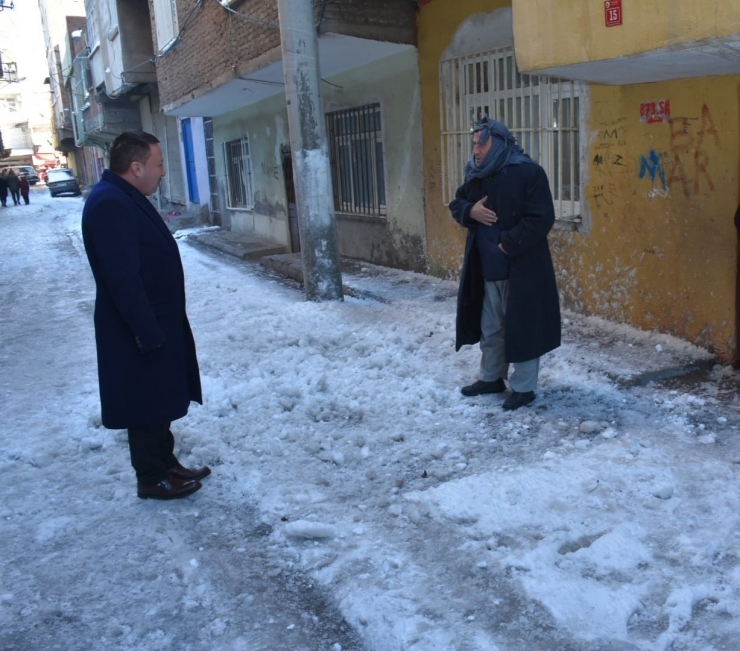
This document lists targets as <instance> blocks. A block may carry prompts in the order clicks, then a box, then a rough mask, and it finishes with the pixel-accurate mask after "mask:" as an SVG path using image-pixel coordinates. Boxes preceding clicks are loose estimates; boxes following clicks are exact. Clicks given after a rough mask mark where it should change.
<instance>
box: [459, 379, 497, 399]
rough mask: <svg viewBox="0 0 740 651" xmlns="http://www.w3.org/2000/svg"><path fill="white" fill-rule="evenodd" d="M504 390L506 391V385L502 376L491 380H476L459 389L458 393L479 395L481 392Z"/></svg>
mask: <svg viewBox="0 0 740 651" xmlns="http://www.w3.org/2000/svg"><path fill="white" fill-rule="evenodd" d="M504 391H506V385H505V384H504V381H503V379H502V378H499V379H498V380H494V381H493V382H485V381H483V380H478V381H477V382H473V384H469V385H468V386H466V387H463V388H462V389H460V393H462V394H463V395H464V396H479V395H481V394H483V393H503V392H504Z"/></svg>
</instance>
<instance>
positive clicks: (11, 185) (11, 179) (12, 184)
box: [5, 170, 21, 206]
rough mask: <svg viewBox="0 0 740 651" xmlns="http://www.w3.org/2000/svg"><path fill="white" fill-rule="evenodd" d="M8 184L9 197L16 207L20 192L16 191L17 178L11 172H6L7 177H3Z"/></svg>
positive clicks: (19, 199) (19, 200)
mask: <svg viewBox="0 0 740 651" xmlns="http://www.w3.org/2000/svg"><path fill="white" fill-rule="evenodd" d="M5 180H6V181H7V183H8V190H10V196H11V197H13V203H14V204H15V205H16V206H17V205H18V204H19V203H20V202H21V197H20V192H19V190H18V176H16V173H15V172H14V171H13V170H10V172H8V176H6V177H5Z"/></svg>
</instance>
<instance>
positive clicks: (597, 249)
mask: <svg viewBox="0 0 740 651" xmlns="http://www.w3.org/2000/svg"><path fill="white" fill-rule="evenodd" d="M739 84H740V77H707V78H702V79H687V80H680V81H672V82H661V83H655V84H638V85H632V86H623V87H613V86H599V85H595V86H591V89H590V108H589V117H588V125H589V137H590V145H589V148H588V153H587V156H586V164H587V166H588V182H587V184H586V186H585V188H584V190H583V194H582V197H583V198H584V199H585V201H586V204H587V209H588V211H589V213H590V221H591V227H590V230H589V231H588V233H587V234H583V233H566V232H563V231H554V232H553V233H552V235H551V237H550V240H551V244H552V247H553V253H554V257H555V260H556V272H557V274H558V284H559V287H560V290H561V294H562V296H563V300H564V302H565V304H566V305H568V306H570V307H573V308H575V309H577V310H578V311H581V312H585V313H587V314H596V315H599V316H603V317H605V318H608V319H612V320H615V321H626V322H628V323H631V324H633V325H635V326H637V327H640V328H644V329H649V330H651V329H657V330H659V331H661V332H668V333H671V334H675V335H677V336H680V337H683V338H685V339H688V340H690V341H693V342H696V343H698V344H700V345H703V346H708V347H709V348H711V349H713V350H715V351H716V352H717V353H718V354H719V355H720V356H721V357H723V358H727V359H729V358H731V357H733V356H734V350H735V318H736V317H735V307H736V306H735V296H736V294H735V292H736V288H735V282H736V273H737V254H736V246H737V244H736V242H737V235H736V232H735V227H734V224H733V217H734V214H735V210H736V208H737V205H738V169H739V167H740V156H739V154H738V142H739V141H740V130H739V129H738V118H739V116H740V111H739V106H738V86H739ZM655 100H669V101H670V108H671V119H670V121H669V122H668V123H664V122H660V123H654V124H648V123H644V122H641V121H640V105H641V103H642V102H645V101H655Z"/></svg>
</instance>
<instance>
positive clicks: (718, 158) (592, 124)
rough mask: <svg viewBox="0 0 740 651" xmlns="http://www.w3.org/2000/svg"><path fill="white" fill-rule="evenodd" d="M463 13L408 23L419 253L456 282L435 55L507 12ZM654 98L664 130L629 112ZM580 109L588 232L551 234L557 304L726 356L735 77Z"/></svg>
mask: <svg viewBox="0 0 740 651" xmlns="http://www.w3.org/2000/svg"><path fill="white" fill-rule="evenodd" d="M598 4H599V6H600V7H602V8H603V4H602V3H598ZM679 4H680V3H679ZM464 5H465V10H461V9H462V7H461V6H460V5H459V4H458V3H449V2H443V1H441V0H431V2H429V3H427V4H425V5H421V7H420V14H419V65H420V74H421V84H422V112H423V115H422V124H423V135H424V187H425V198H426V220H427V237H428V242H427V250H428V259H429V271H430V273H434V274H435V275H440V276H455V275H456V274H457V273H458V271H459V268H460V264H461V262H462V255H463V248H464V239H465V232H464V231H463V229H461V228H460V227H459V226H458V225H457V224H455V222H454V221H453V220H452V218H451V217H450V214H449V210H448V209H447V208H446V207H445V206H444V205H443V203H442V194H441V162H440V116H439V58H440V55H441V54H442V52H443V51H444V50H445V48H446V47H447V46H448V45H449V44H450V43H451V42H452V40H453V38H454V36H455V32H456V30H457V29H458V27H459V26H460V25H461V24H462V23H463V22H464V21H465V19H466V18H468V17H469V16H470V15H471V14H474V13H476V12H486V13H490V12H491V11H493V10H494V9H497V8H500V7H505V6H507V4H506V2H496V1H494V0H466V2H465V3H464ZM630 6H632V5H630ZM602 24H603V23H602ZM552 31H553V32H555V33H558V32H559V33H561V34H562V33H567V32H565V31H563V30H558V29H557V28H555V29H552ZM533 40H536V39H533ZM567 40H568V39H564V40H563V42H566V41H567ZM572 40H574V41H575V40H576V39H572ZM659 100H669V101H670V108H671V121H670V122H669V123H655V124H647V123H644V122H641V121H640V105H641V103H642V102H647V101H650V102H652V101H659ZM584 102H585V105H586V107H587V108H586V111H587V116H588V117H587V124H588V131H589V133H588V138H589V145H588V148H587V152H586V154H585V160H584V165H585V166H586V167H587V171H586V179H585V186H584V187H583V192H582V205H583V208H584V211H585V212H586V213H587V214H586V216H585V221H586V224H585V225H586V228H584V229H583V230H582V231H580V232H568V231H558V230H553V232H552V233H551V235H550V242H551V247H552V250H553V255H554V259H555V267H556V273H557V274H558V284H559V287H560V291H561V296H562V299H563V303H564V305H565V306H566V307H570V308H573V309H576V310H578V311H580V312H583V313H586V314H594V315H598V316H602V317H604V318H607V319H611V320H614V321H618V322H625V323H629V324H632V325H634V326H636V327H640V328H644V329H648V330H652V329H657V330H659V331H661V332H667V333H671V334H675V335H676V336H679V337H682V338H685V339H688V340H689V341H693V342H695V343H698V344H700V345H703V346H708V347H710V348H711V349H712V350H714V351H716V352H717V353H718V355H719V356H720V357H721V358H723V359H731V358H733V357H734V356H735V347H736V344H735V327H736V326H735V323H736V313H735V312H736V305H735V301H736V298H735V297H736V275H737V268H738V262H737V251H736V248H737V234H736V232H735V228H734V225H733V216H734V213H735V210H736V208H737V206H738V200H739V195H740V192H739V188H740V186H739V183H738V172H739V170H740V154H739V153H738V152H739V151H740V128H739V121H740V76H738V77H707V78H702V79H684V80H678V81H670V82H660V83H654V84H639V85H632V86H623V87H616V86H600V85H593V86H591V87H590V90H589V99H588V100H586V99H585V98H584ZM643 159H644V163H643ZM641 174H642V178H641ZM664 181H665V182H664Z"/></svg>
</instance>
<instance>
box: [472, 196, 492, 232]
mask: <svg viewBox="0 0 740 651" xmlns="http://www.w3.org/2000/svg"><path fill="white" fill-rule="evenodd" d="M486 201H488V197H483V198H482V199H481V200H480V201H478V202H477V203H475V204H473V207H472V208H471V209H470V218H471V219H475V221H477V222H480V223H481V224H483V225H484V226H490V225H491V224H493V223H495V222H497V221H498V215H497V214H496V213H495V212H493V210H490V209H488V208H486V207H485V206H484V205H483V204H484V203H486Z"/></svg>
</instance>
